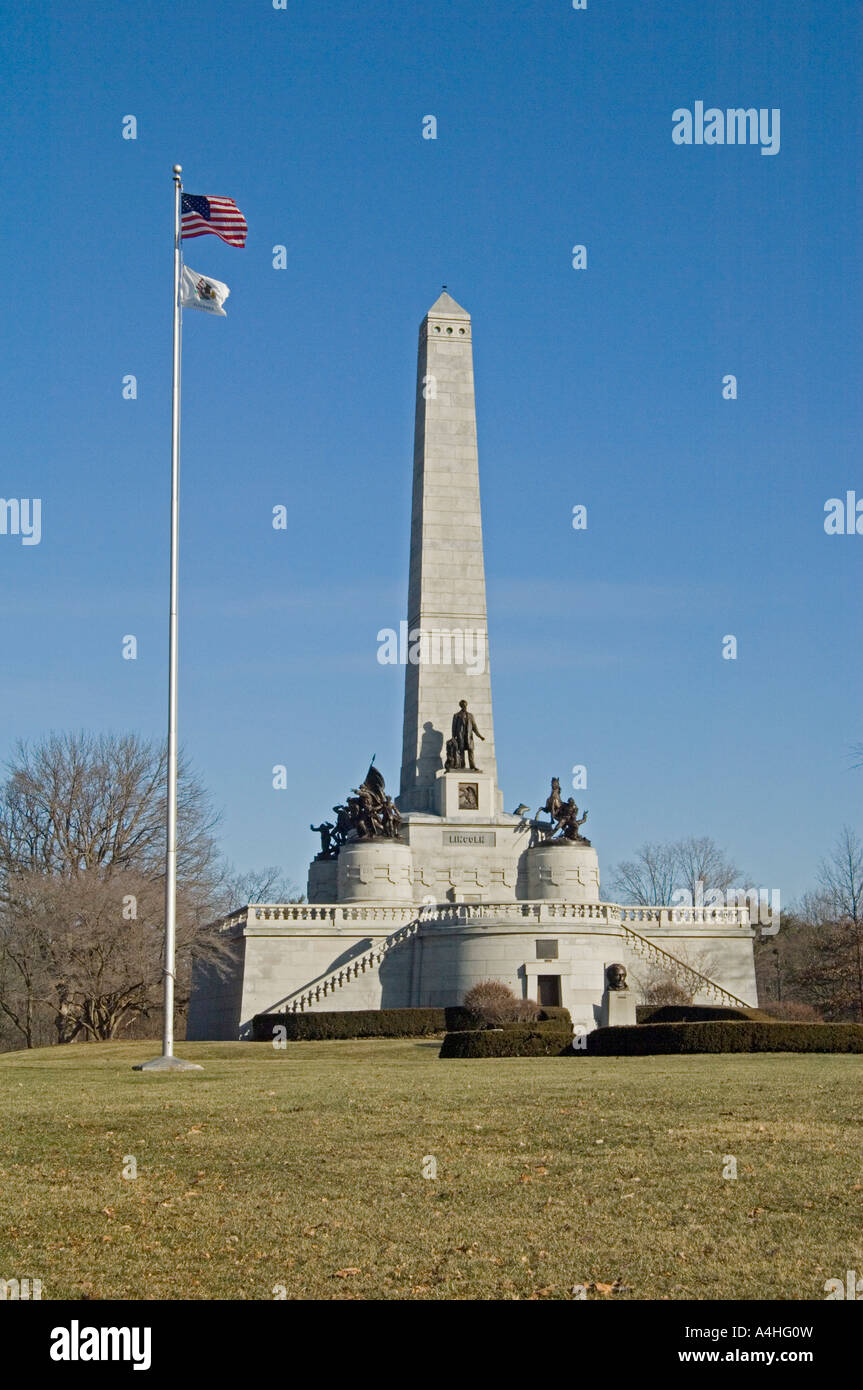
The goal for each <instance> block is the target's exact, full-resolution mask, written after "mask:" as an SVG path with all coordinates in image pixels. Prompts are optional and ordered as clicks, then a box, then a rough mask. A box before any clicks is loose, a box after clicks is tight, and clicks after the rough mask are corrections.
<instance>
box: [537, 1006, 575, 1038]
mask: <svg viewBox="0 0 863 1390" xmlns="http://www.w3.org/2000/svg"><path fill="white" fill-rule="evenodd" d="M539 1021H540V1023H560V1024H562V1025H564V1026H565V1027H567V1028H568V1029H569V1031H570V1033H571V1032H572V1015H571V1014H570V1012H569V1009H562V1008H561V1007H560V1005H559V1004H543V1006H542V1008H541V1009H540V1011H539Z"/></svg>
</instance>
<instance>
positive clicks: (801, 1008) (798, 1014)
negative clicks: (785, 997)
mask: <svg viewBox="0 0 863 1390" xmlns="http://www.w3.org/2000/svg"><path fill="white" fill-rule="evenodd" d="M764 1013H765V1014H766V1015H767V1017H768V1018H779V1019H782V1020H783V1021H784V1022H788V1023H791V1022H793V1023H823V1022H824V1020H823V1018H822V1017H821V1015H820V1014H819V1012H818V1010H817V1009H814V1008H813V1007H812V1005H811V1004H799V1003H797V1002H796V1001H795V1000H793V999H789V1001H788V1003H787V1004H765V1005H764Z"/></svg>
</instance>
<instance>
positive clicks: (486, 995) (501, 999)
mask: <svg viewBox="0 0 863 1390" xmlns="http://www.w3.org/2000/svg"><path fill="white" fill-rule="evenodd" d="M464 1007H465V1008H466V1009H467V1011H468V1013H469V1014H471V1015H472V1016H473V1018H475V1019H477V1020H478V1021H479V1022H480V1024H485V1025H486V1026H487V1027H489V1026H490V1027H492V1028H500V1027H501V1026H502V1025H503V1024H505V1023H533V1022H535V1021H536V1019H537V1018H538V1017H539V1005H538V1004H537V1003H535V1002H534V1000H532V999H518V998H516V996H515V994H514V993H513V991H512V990H511V989H510V987H509V985H506V984H504V982H503V980H481V981H480V982H479V984H478V985H474V986H473V988H472V989H469V990H468V992H467V994H466V995H465V997H464Z"/></svg>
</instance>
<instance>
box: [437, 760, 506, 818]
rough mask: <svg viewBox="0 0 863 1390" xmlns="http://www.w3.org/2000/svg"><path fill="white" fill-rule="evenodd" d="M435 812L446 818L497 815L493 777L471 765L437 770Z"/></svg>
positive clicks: (489, 816)
mask: <svg viewBox="0 0 863 1390" xmlns="http://www.w3.org/2000/svg"><path fill="white" fill-rule="evenodd" d="M435 798H436V800H435V806H434V809H435V812H436V813H437V815H439V816H442V817H443V819H444V820H452V821H459V820H470V819H471V817H474V818H476V817H477V816H478V817H480V818H481V819H482V820H485V819H489V820H490V819H491V818H492V817H493V816H496V815H497V812H498V807H497V804H496V803H497V797H496V795H495V785H494V778H493V777H492V776H490V775H489V774H488V773H486V772H471V770H470V768H469V767H459V768H454V769H453V770H452V771H451V772H438V773H437V775H436V780H435Z"/></svg>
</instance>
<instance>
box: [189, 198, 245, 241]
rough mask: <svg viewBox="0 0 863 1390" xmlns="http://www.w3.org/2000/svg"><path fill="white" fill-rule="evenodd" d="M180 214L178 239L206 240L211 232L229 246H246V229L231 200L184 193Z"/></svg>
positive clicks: (238, 211)
mask: <svg viewBox="0 0 863 1390" xmlns="http://www.w3.org/2000/svg"><path fill="white" fill-rule="evenodd" d="M181 211H182V222H181V232H180V235H181V236H184V237H192V236H206V234H207V233H208V232H212V233H213V235H214V236H219V237H221V238H222V241H226V242H227V243H228V245H229V246H245V244H246V232H247V231H248V230H249V229H248V227H247V226H246V219H245V217H244V216H243V214H242V213H241V212H240V209H239V208H238V207H237V204H236V203H235V202H234V200H233V198H213V197H212V196H211V195H210V194H209V193H207V194H203V193H184V194H183V200H182V207H181Z"/></svg>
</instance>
